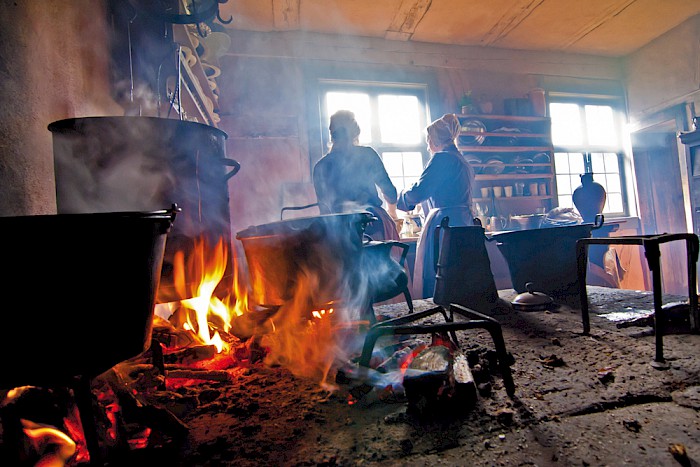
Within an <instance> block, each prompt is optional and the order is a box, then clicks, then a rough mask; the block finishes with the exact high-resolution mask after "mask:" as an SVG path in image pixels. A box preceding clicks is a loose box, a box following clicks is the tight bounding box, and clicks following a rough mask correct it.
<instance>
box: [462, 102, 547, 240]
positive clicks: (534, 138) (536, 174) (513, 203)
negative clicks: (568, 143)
mask: <svg viewBox="0 0 700 467" xmlns="http://www.w3.org/2000/svg"><path fill="white" fill-rule="evenodd" d="M458 118H459V120H460V122H461V124H462V128H461V132H460V136H459V138H458V145H457V147H458V149H459V150H460V152H461V153H462V154H463V155H464V157H465V158H467V160H468V161H469V162H470V164H471V165H472V167H473V168H474V172H475V174H476V186H475V187H474V190H473V203H474V204H473V206H474V209H475V211H476V214H477V215H480V216H481V215H483V216H485V217H493V216H495V217H497V218H500V221H499V222H498V224H496V225H490V226H489V228H488V230H491V231H496V230H505V229H509V228H510V227H509V225H508V219H509V218H510V216H514V215H528V214H535V213H542V212H547V211H549V210H551V209H552V208H554V207H556V204H557V203H556V199H557V198H556V186H555V183H554V167H553V158H554V154H553V147H552V132H551V120H550V119H549V118H547V117H521V116H509V115H482V114H479V115H467V114H461V115H458Z"/></svg>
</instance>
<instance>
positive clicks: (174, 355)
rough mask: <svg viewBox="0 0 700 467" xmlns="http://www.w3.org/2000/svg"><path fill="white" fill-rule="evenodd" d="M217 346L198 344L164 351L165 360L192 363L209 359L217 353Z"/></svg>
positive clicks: (167, 361) (166, 361)
mask: <svg viewBox="0 0 700 467" xmlns="http://www.w3.org/2000/svg"><path fill="white" fill-rule="evenodd" d="M216 352H217V350H216V346H214V345H197V346H192V347H185V348H184V349H180V350H175V351H172V352H168V353H164V355H163V360H164V361H165V363H166V364H168V363H180V364H192V363H195V362H199V361H202V360H209V359H211V358H214V355H216Z"/></svg>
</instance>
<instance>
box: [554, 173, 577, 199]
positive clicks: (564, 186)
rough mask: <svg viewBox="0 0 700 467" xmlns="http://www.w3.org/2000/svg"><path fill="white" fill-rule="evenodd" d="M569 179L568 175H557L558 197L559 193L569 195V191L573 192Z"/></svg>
mask: <svg viewBox="0 0 700 467" xmlns="http://www.w3.org/2000/svg"><path fill="white" fill-rule="evenodd" d="M570 180H571V179H570V177H569V176H568V175H557V193H558V194H559V196H560V197H561V195H569V197H571V193H573V192H574V190H573V189H572V188H571V181H570Z"/></svg>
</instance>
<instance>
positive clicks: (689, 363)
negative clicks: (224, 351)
mask: <svg viewBox="0 0 700 467" xmlns="http://www.w3.org/2000/svg"><path fill="white" fill-rule="evenodd" d="M499 294H500V295H501V297H502V298H503V299H505V300H507V301H510V300H512V299H513V298H514V297H515V295H517V294H516V293H515V291H513V290H501V291H500V292H499ZM589 299H590V303H591V328H592V329H591V333H590V335H583V333H582V324H581V316H580V312H579V311H578V310H577V309H575V308H571V307H569V306H566V305H559V306H557V307H556V309H553V310H550V311H537V312H522V311H504V312H502V313H499V314H498V315H494V317H495V318H496V319H497V320H498V321H499V322H500V323H501V325H502V329H503V334H504V337H505V341H506V346H507V350H508V351H509V352H510V353H511V354H512V356H513V358H514V363H513V365H512V372H513V378H514V380H515V384H516V392H515V395H514V397H512V398H511V397H508V396H507V394H506V393H505V389H504V388H503V386H502V384H501V383H500V381H501V379H500V376H499V375H498V374H496V375H494V377H493V378H492V385H491V392H490V394H487V395H480V396H479V401H478V403H477V405H476V407H474V408H472V409H470V410H468V411H466V412H465V411H461V410H458V409H459V408H455V410H454V413H452V414H440V415H436V416H435V417H434V418H432V419H431V420H428V421H426V420H416V419H415V418H412V417H411V416H410V415H409V414H407V410H406V409H407V407H406V405H407V404H406V401H405V400H403V399H401V397H397V396H396V395H394V397H386V392H385V391H382V390H381V388H376V389H375V390H374V391H372V392H370V393H368V394H367V395H365V396H364V397H363V398H362V399H360V400H355V401H354V402H355V403H353V404H349V403H348V400H350V399H351V395H352V394H353V389H354V385H353V384H352V383H348V384H341V385H340V390H338V391H335V392H333V393H330V394H329V393H326V392H324V391H323V390H322V389H320V388H318V387H314V385H313V383H312V382H308V381H306V382H305V381H300V380H298V379H296V378H294V377H291V376H290V375H289V374H288V373H287V372H285V371H283V370H273V369H265V370H262V369H261V370H260V371H257V370H253V371H251V372H250V373H249V374H248V375H246V376H241V379H240V381H238V382H237V383H236V384H235V385H227V386H224V385H216V386H210V387H209V388H207V390H208V391H212V390H215V391H218V394H220V396H219V397H218V398H217V400H216V402H212V403H211V404H217V406H218V410H217V411H215V412H212V411H208V410H205V408H206V407H205V406H204V405H203V406H201V407H199V408H198V409H197V410H194V411H192V412H191V413H186V414H183V420H184V421H185V423H187V424H188V426H190V438H191V440H190V443H189V444H188V447H187V449H183V450H182V451H181V452H180V453H179V457H178V459H179V460H181V461H182V462H183V464H181V465H251V466H252V465H260V463H261V462H262V464H264V465H324V466H328V465H406V466H409V465H410V466H419V465H459V466H465V465H474V466H482V465H483V466H491V465H508V466H510V465H513V466H515V465H538V466H548V465H552V466H569V465H584V466H604V465H610V466H612V465H615V466H617V465H655V466H656V465H668V466H673V465H677V464H680V465H698V464H697V462H696V461H700V417H699V416H698V409H699V408H700V390H699V389H700V360H699V359H698V358H697V356H698V354H699V352H700V336H698V335H696V334H676V335H668V336H666V337H665V338H664V353H665V356H666V361H667V363H668V368H667V369H664V370H659V369H657V368H656V367H655V366H654V365H652V361H653V359H654V355H655V343H654V337H653V335H652V333H651V332H650V331H651V329H650V328H648V327H646V328H640V327H628V328H618V327H617V321H614V320H611V319H609V318H615V319H619V315H615V313H625V314H626V315H627V316H628V317H639V316H641V315H644V314H648V313H650V312H651V310H652V297H651V294H650V293H649V292H635V291H624V290H618V289H606V288H602V287H590V288H589ZM673 299H675V298H674V297H670V298H666V299H665V300H673ZM431 306H433V304H432V303H431V302H430V301H429V300H416V301H415V307H416V310H418V311H420V310H422V309H426V308H427V307H431ZM377 312H378V314H381V315H384V316H387V317H391V316H397V315H401V314H403V313H405V312H406V306H405V304H403V306H402V305H401V304H392V305H385V306H382V307H378V309H377ZM426 337H427V336H426ZM458 338H459V341H460V345H461V347H462V349H463V350H465V351H472V350H478V349H489V348H492V347H493V346H492V341H491V338H490V337H489V335H488V333H486V332H485V331H483V330H471V331H460V332H459V333H458ZM377 347H380V345H379V343H378V346H377ZM242 389H243V390H242ZM383 396H384V397H383ZM251 407H254V410H253V409H251ZM674 453H675V454H674ZM679 453H681V454H679ZM683 453H685V456H684V455H683Z"/></svg>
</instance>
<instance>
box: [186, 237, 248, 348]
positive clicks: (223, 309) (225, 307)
mask: <svg viewBox="0 0 700 467" xmlns="http://www.w3.org/2000/svg"><path fill="white" fill-rule="evenodd" d="M187 260H188V262H187V265H185V252H183V251H178V252H177V253H176V254H175V257H174V261H173V266H174V270H173V277H174V283H175V289H176V291H177V293H178V295H179V296H180V297H183V299H182V300H181V301H180V302H179V303H180V305H181V306H183V307H184V308H185V309H188V310H191V311H192V313H187V315H186V321H185V323H183V325H182V326H183V328H184V329H185V330H191V331H192V332H194V333H196V334H197V336H198V337H199V339H200V340H201V342H202V343H203V344H206V345H213V346H215V347H216V349H217V352H223V351H226V350H228V345H227V344H226V343H225V342H224V341H223V339H222V338H221V335H220V334H219V332H218V331H217V330H212V327H211V326H210V323H211V322H216V323H217V324H218V325H219V326H220V327H221V330H222V331H225V332H228V331H229V330H230V327H231V325H230V322H231V317H232V316H233V315H234V314H235V315H240V314H242V311H241V310H242V309H243V307H245V306H246V300H245V298H244V297H245V295H242V296H241V297H242V298H243V299H242V300H239V301H237V302H236V304H235V306H233V307H232V306H229V304H228V303H226V302H225V301H224V300H231V299H233V298H236V297H237V295H238V294H237V293H236V294H234V295H233V296H232V297H225V298H224V299H221V298H219V297H216V296H215V295H214V292H215V290H216V288H217V286H218V285H219V284H220V283H221V281H222V279H223V278H224V274H225V272H226V267H227V265H228V248H227V246H226V245H224V239H223V238H219V240H218V241H217V242H216V245H215V246H214V247H213V248H209V247H208V245H207V242H206V240H205V239H203V238H200V239H197V240H195V244H194V248H193V250H192V252H191V253H190V254H189V255H188V258H187ZM234 266H235V265H234ZM236 269H237V268H235V267H234V271H235V270H236ZM188 278H191V279H192V280H188ZM233 280H234V284H235V285H236V287H237V290H239V289H240V286H238V285H237V283H238V274H237V273H236V274H234V278H233ZM191 284H197V285H196V287H192V285H191ZM191 289H193V290H191ZM185 297H187V298H185Z"/></svg>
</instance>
